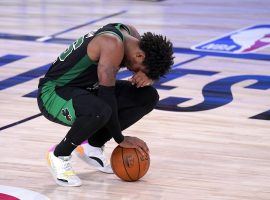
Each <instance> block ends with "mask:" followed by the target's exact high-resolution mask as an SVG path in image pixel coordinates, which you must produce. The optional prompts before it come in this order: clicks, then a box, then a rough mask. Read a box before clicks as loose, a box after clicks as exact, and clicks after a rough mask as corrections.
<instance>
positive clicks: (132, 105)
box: [38, 23, 173, 186]
mask: <svg viewBox="0 0 270 200" xmlns="http://www.w3.org/2000/svg"><path fill="white" fill-rule="evenodd" d="M171 65H173V51H172V43H171V42H170V41H169V40H167V39H166V37H163V36H161V35H156V34H153V33H150V32H147V33H145V34H144V35H142V36H140V35H139V33H138V32H137V30H136V29H135V28H134V27H133V26H129V25H124V24H121V23H115V24H108V25H106V26H104V27H102V28H100V29H99V30H97V31H96V32H95V33H93V34H91V33H89V34H86V35H84V36H82V37H80V38H79V39H78V40H76V41H75V42H74V43H73V44H71V45H70V46H69V47H68V48H67V49H66V50H65V51H64V52H63V53H61V54H60V56H59V57H58V58H57V59H56V61H55V62H54V63H53V64H52V65H51V67H50V69H49V70H48V72H47V73H46V75H45V77H44V78H41V79H40V82H39V93H38V105H39V108H40V110H41V112H42V114H43V115H44V116H45V117H46V118H47V119H49V120H51V121H53V122H56V123H59V124H62V125H66V126H70V127H71V129H70V130H69V131H68V133H67V134H66V136H65V137H64V139H63V140H62V141H61V142H60V143H59V144H58V145H57V146H56V147H52V148H51V149H50V150H49V152H48V154H47V159H48V163H49V166H50V168H51V172H52V175H53V177H54V179H55V181H56V183H57V184H59V185H61V186H80V185H81V180H80V178H79V177H78V176H76V174H75V173H74V171H73V169H72V167H71V165H70V159H71V153H72V152H73V150H75V149H76V150H75V153H77V154H78V155H79V157H80V158H82V159H83V160H84V161H86V162H87V163H88V164H89V165H92V166H95V167H96V168H97V169H98V170H100V171H102V172H105V173H113V172H112V169H111V166H110V164H109V163H108V162H107V159H106V157H105V155H104V152H103V149H104V148H103V147H104V144H105V143H106V142H107V141H109V140H110V139H111V138H113V139H114V140H115V142H117V143H118V144H119V145H120V146H122V147H126V148H136V149H138V150H139V151H140V153H141V154H143V155H144V154H145V153H144V152H148V147H147V145H146V144H145V142H144V141H142V140H141V139H139V138H137V137H131V136H123V135H122V132H121V131H122V130H124V129H126V128H127V127H129V126H131V125H132V124H134V123H135V122H137V121H138V120H140V119H141V118H142V117H143V116H144V115H146V114H147V113H149V112H150V111H151V110H153V108H154V107H155V105H156V104H157V102H158V99H159V96H158V93H157V91H156V90H155V89H154V88H153V87H152V86H151V85H152V84H153V82H154V81H155V80H158V79H159V78H160V76H163V75H164V74H166V73H167V72H168V71H169V70H170V67H171ZM124 66H125V67H127V69H128V70H130V71H132V72H133V73H134V74H133V76H132V77H131V78H130V79H129V80H128V81H123V80H116V74H117V72H118V71H119V69H120V68H121V67H124Z"/></svg>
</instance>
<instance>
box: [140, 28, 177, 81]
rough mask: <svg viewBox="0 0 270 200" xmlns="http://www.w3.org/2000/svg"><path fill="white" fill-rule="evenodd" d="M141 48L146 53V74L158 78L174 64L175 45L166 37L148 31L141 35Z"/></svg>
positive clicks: (144, 62) (154, 78)
mask: <svg viewBox="0 0 270 200" xmlns="http://www.w3.org/2000/svg"><path fill="white" fill-rule="evenodd" d="M139 46H140V49H141V50H142V51H144V53H145V59H144V61H143V64H144V65H146V68H147V73H146V75H147V76H148V77H149V78H151V79H153V80H158V79H159V78H160V77H161V76H164V75H165V74H166V73H168V72H169V71H170V69H171V66H172V65H173V64H174V62H173V59H174V56H173V45H172V43H171V42H170V40H168V39H167V38H166V37H164V36H162V35H156V34H154V33H151V32H146V33H144V34H143V35H142V36H141V40H140V43H139Z"/></svg>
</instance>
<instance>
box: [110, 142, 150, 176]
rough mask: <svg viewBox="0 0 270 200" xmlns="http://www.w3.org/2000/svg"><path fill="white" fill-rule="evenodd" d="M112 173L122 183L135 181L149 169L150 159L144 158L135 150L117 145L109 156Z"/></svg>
mask: <svg viewBox="0 0 270 200" xmlns="http://www.w3.org/2000/svg"><path fill="white" fill-rule="evenodd" d="M111 166H112V170H113V172H114V173H115V174H116V176H118V177H119V178H121V179H122V180H124V181H137V180H139V179H140V178H141V177H143V176H144V175H145V174H146V172H147V171H148V169H149V166H150V157H149V155H147V158H144V157H143V156H142V155H141V154H140V153H139V151H138V150H137V149H133V148H123V147H120V146H119V145H118V146H117V147H116V148H115V149H114V150H113V152H112V155H111Z"/></svg>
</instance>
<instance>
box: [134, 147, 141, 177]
mask: <svg viewBox="0 0 270 200" xmlns="http://www.w3.org/2000/svg"><path fill="white" fill-rule="evenodd" d="M134 151H135V153H136V155H137V158H138V164H139V172H138V176H137V180H139V178H140V174H141V162H140V158H139V155H138V153H137V150H136V149H134Z"/></svg>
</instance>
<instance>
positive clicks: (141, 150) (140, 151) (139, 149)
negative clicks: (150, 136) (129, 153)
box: [136, 146, 147, 157]
mask: <svg viewBox="0 0 270 200" xmlns="http://www.w3.org/2000/svg"><path fill="white" fill-rule="evenodd" d="M136 149H137V150H138V151H139V153H140V154H141V155H142V156H143V157H147V155H146V153H145V151H144V150H143V149H142V148H141V147H140V146H137V147H136Z"/></svg>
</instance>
